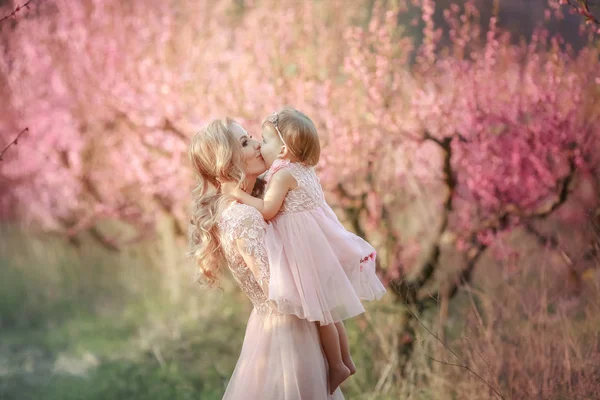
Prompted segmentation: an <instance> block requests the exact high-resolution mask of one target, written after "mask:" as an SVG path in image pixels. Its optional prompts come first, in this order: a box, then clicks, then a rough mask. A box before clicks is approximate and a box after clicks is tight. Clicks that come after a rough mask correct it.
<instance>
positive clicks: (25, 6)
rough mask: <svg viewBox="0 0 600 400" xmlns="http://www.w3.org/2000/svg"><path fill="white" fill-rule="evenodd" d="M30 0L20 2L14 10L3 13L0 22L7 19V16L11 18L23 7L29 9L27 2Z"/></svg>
mask: <svg viewBox="0 0 600 400" xmlns="http://www.w3.org/2000/svg"><path fill="white" fill-rule="evenodd" d="M31 1H32V0H28V1H27V2H26V3H25V4H22V5H20V6H17V8H15V10H14V11H13V12H11V13H10V14H8V15H5V16H4V17H2V18H0V23H2V22H4V21H5V20H7V19H9V18H13V17H15V16H16V15H17V13H19V11H21V10H22V9H23V8H26V9H28V10H29V3H31Z"/></svg>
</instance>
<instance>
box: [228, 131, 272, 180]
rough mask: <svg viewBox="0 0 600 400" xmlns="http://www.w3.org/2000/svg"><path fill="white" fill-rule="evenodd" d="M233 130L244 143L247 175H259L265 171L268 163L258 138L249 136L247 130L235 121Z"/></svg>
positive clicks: (242, 143)
mask: <svg viewBox="0 0 600 400" xmlns="http://www.w3.org/2000/svg"><path fill="white" fill-rule="evenodd" d="M231 132H232V133H233V134H234V136H235V137H236V139H238V140H239V141H240V144H241V145H242V151H243V154H244V172H245V173H246V176H249V177H257V176H259V175H260V174H262V173H263V172H265V171H266V170H267V165H266V164H265V160H264V159H263V158H262V155H261V154H260V143H259V142H258V141H257V140H256V139H253V138H252V136H249V135H248V133H247V132H246V130H245V129H244V128H242V126H241V125H239V124H236V123H233V124H232V126H231Z"/></svg>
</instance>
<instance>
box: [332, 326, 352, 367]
mask: <svg viewBox="0 0 600 400" xmlns="http://www.w3.org/2000/svg"><path fill="white" fill-rule="evenodd" d="M335 327H336V328H337V331H338V336H339V338H340V350H341V352H342V360H343V361H344V365H346V367H348V369H349V370H350V375H354V374H355V373H356V365H354V361H352V355H351V354H350V345H349V344H348V335H346V327H345V326H344V323H343V322H341V321H340V322H336V323H335Z"/></svg>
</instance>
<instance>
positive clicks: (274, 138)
mask: <svg viewBox="0 0 600 400" xmlns="http://www.w3.org/2000/svg"><path fill="white" fill-rule="evenodd" d="M282 150H283V143H282V142H281V139H279V135H277V133H276V132H273V129H270V128H268V127H267V126H265V127H263V129H262V143H261V145H260V153H261V154H262V157H263V159H264V160H265V163H266V164H267V167H271V165H273V162H274V161H275V160H276V159H277V158H278V157H279V156H280V155H282V154H283V153H282Z"/></svg>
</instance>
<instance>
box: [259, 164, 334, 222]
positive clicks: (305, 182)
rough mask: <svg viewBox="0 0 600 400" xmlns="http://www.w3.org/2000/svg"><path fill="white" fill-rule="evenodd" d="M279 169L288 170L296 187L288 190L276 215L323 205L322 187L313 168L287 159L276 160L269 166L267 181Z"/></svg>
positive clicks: (313, 208)
mask: <svg viewBox="0 0 600 400" xmlns="http://www.w3.org/2000/svg"><path fill="white" fill-rule="evenodd" d="M280 170H286V171H288V172H289V173H290V174H291V175H292V176H293V177H294V179H295V180H296V182H297V184H298V187H296V188H295V189H292V190H290V191H288V193H287V195H286V196H285V199H284V200H283V205H282V207H281V209H280V210H279V212H278V215H279V214H288V213H297V212H302V211H309V210H315V209H317V208H320V207H323V206H324V205H325V195H324V194H323V188H322V187H321V184H320V183H319V178H318V177H317V174H316V173H315V171H314V168H312V167H307V166H304V165H302V164H299V163H292V162H290V161H288V160H278V161H276V162H275V163H274V164H273V166H272V167H271V170H270V172H269V175H268V176H267V181H268V180H269V178H270V177H271V176H272V175H273V174H274V173H275V172H277V171H280Z"/></svg>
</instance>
